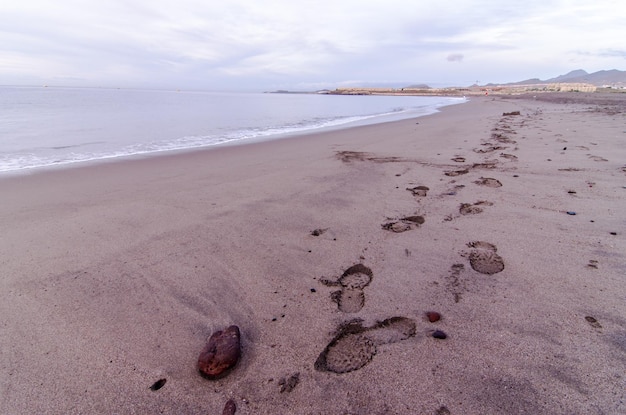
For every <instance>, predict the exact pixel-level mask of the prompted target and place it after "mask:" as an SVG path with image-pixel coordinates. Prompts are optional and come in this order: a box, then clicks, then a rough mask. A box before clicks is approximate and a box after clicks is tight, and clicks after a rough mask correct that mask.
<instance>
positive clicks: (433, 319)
mask: <svg viewBox="0 0 626 415" xmlns="http://www.w3.org/2000/svg"><path fill="white" fill-rule="evenodd" d="M426 318H427V319H428V321H430V322H431V323H434V322H436V321H439V320H441V314H439V313H437V312H436V311H429V312H427V313H426Z"/></svg>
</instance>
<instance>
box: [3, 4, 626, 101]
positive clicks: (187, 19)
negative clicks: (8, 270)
mask: <svg viewBox="0 0 626 415" xmlns="http://www.w3.org/2000/svg"><path fill="white" fill-rule="evenodd" d="M619 6H620V5H619V4H618V3H617V1H616V0H596V1H594V2H593V3H589V2H588V1H587V0H570V1H569V2H568V6H567V7H563V6H562V4H561V2H560V1H559V0H527V1H526V2H523V3H519V4H510V3H506V4H505V3H497V2H493V1H491V0H450V1H448V2H415V1H413V0H386V1H384V2H383V1H371V2H368V4H367V5H366V6H365V5H363V3H362V2H361V1H357V0H344V1H336V0H299V1H295V2H294V1H290V0H267V1H264V2H259V1H253V0H230V1H227V2H207V1H206V0H179V1H178V2H176V4H174V3H172V2H170V1H167V0H108V1H106V2H95V1H94V2H80V1H78V0H57V1H55V2H54V3H52V2H51V1H50V0H20V1H14V2H9V1H6V2H2V4H0V84H2V83H10V82H11V80H15V79H18V78H19V77H20V76H21V77H23V75H24V74H29V76H32V77H37V78H38V79H39V78H41V79H45V78H46V77H47V78H49V79H51V78H55V79H60V78H63V79H71V78H76V79H80V80H81V81H76V82H77V83H78V82H82V84H84V85H98V86H100V85H112V86H118V85H120V84H124V85H131V84H132V85H138V84H142V85H155V86H157V85H165V86H174V87H181V86H189V87H193V86H195V87H202V88H215V87H219V88H221V89H223V88H230V87H235V86H240V85H254V84H255V83H258V84H260V83H263V82H271V83H272V85H275V83H276V82H283V85H284V86H288V85H303V84H316V83H319V82H322V81H321V80H324V82H329V83H333V82H335V83H339V82H342V81H344V80H349V79H362V80H363V82H376V81H382V80H390V81H394V80H411V81H412V82H416V83H421V82H426V81H429V82H430V81H434V82H438V83H444V84H445V83H448V84H462V83H463V82H470V83H471V82H474V80H475V79H482V80H485V81H491V80H493V81H496V82H500V81H511V80H517V79H516V78H517V77H518V76H520V74H521V71H522V70H523V71H525V73H524V74H523V75H521V76H522V78H528V77H541V78H550V77H553V76H556V75H559V74H560V73H565V72H568V71H569V70H571V69H573V68H571V67H570V66H569V65H572V64H573V63H572V59H574V63H575V64H576V65H577V67H585V69H593V68H594V67H599V66H602V65H610V66H618V65H619V64H620V63H621V64H623V58H624V53H623V45H621V43H622V39H624V38H626V29H624V28H623V26H624V25H623V21H624V20H625V19H626V14H625V12H623V11H621V10H622V9H623V8H621V7H619ZM568 45H576V48H577V50H578V51H580V50H588V51H594V50H597V48H598V45H602V46H601V47H602V48H603V49H602V50H601V51H600V52H595V54H592V53H589V54H588V55H585V54H581V53H579V52H577V51H574V50H568V47H567V46H568ZM450 51H462V53H458V52H455V53H450ZM465 56H471V57H472V59H471V60H465ZM444 58H445V59H444ZM450 62H463V65H450V64H449V63H450ZM461 68H462V69H461ZM574 69H575V68H574ZM597 69H602V68H597ZM496 78H497V79H496ZM502 78H504V79H502ZM20 79H21V78H20ZM259 88H263V86H259Z"/></svg>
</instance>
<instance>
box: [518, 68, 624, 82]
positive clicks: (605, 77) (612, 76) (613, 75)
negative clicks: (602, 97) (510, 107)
mask: <svg viewBox="0 0 626 415" xmlns="http://www.w3.org/2000/svg"><path fill="white" fill-rule="evenodd" d="M556 82H570V83H586V84H592V85H595V86H604V85H613V86H624V85H626V71H619V70H617V69H611V70H610V71H598V72H593V73H587V71H584V70H582V69H576V70H575V71H571V72H568V73H566V74H565V75H559V76H557V77H556V78H551V79H546V80H543V81H542V80H541V79H538V78H533V79H526V80H525V81H520V82H511V83H509V84H506V85H528V84H552V83H556Z"/></svg>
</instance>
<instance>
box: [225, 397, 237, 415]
mask: <svg viewBox="0 0 626 415" xmlns="http://www.w3.org/2000/svg"><path fill="white" fill-rule="evenodd" d="M235 412H237V405H236V404H235V401H233V400H232V399H229V400H228V401H227V402H226V405H224V409H223V410H222V415H235Z"/></svg>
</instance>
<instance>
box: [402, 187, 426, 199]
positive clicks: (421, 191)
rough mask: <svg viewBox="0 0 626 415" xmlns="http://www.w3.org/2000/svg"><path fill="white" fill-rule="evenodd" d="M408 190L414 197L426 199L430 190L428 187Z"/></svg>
mask: <svg viewBox="0 0 626 415" xmlns="http://www.w3.org/2000/svg"><path fill="white" fill-rule="evenodd" d="M406 190H408V191H409V192H411V193H412V194H413V196H420V197H425V196H426V194H427V193H428V191H429V190H430V189H429V188H428V187H426V186H417V187H412V188H409V187H407V188H406Z"/></svg>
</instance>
